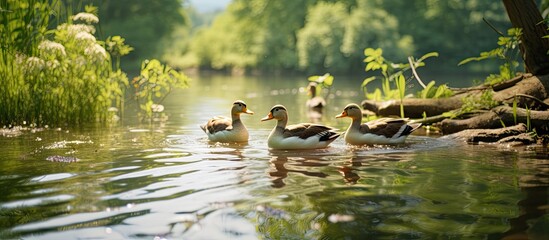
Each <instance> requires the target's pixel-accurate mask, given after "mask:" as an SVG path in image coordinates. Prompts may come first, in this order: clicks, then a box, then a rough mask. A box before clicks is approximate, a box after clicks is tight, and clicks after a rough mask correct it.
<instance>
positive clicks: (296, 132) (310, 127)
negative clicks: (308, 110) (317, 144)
mask: <svg viewBox="0 0 549 240" xmlns="http://www.w3.org/2000/svg"><path fill="white" fill-rule="evenodd" d="M335 130H336V129H334V128H332V127H328V126H324V125H320V124H313V123H301V124H295V125H290V126H288V127H287V128H286V129H284V132H283V134H282V135H283V136H284V138H288V137H299V138H301V139H307V138H310V137H312V136H320V140H321V141H327V140H330V139H334V138H337V137H339V133H337V132H336V131H335Z"/></svg>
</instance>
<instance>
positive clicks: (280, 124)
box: [273, 118, 288, 134]
mask: <svg viewBox="0 0 549 240" xmlns="http://www.w3.org/2000/svg"><path fill="white" fill-rule="evenodd" d="M286 124H288V118H284V119H279V120H278V121H277V122H276V126H275V128H274V129H273V132H279V133H280V134H282V132H284V129H286Z"/></svg>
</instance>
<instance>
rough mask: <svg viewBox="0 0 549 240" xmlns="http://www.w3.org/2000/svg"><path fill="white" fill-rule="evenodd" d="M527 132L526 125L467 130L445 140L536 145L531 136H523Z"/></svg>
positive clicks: (448, 136) (451, 135)
mask: <svg viewBox="0 0 549 240" xmlns="http://www.w3.org/2000/svg"><path fill="white" fill-rule="evenodd" d="M527 132H528V128H527V127H526V124H523V123H519V124H517V125H514V126H511V127H505V128H499V129H467V130H463V131H461V132H458V133H454V134H450V135H446V136H444V137H443V138H453V139H463V140H464V141H466V142H468V143H481V142H486V143H494V142H501V143H509V142H515V141H520V142H525V143H535V140H534V139H533V138H532V137H531V136H530V135H528V134H527V136H526V135H522V134H525V133H527ZM518 136H522V137H518Z"/></svg>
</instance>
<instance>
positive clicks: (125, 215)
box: [0, 76, 549, 239]
mask: <svg viewBox="0 0 549 240" xmlns="http://www.w3.org/2000/svg"><path fill="white" fill-rule="evenodd" d="M361 82H362V79H360V78H346V79H338V78H337V77H336V79H335V82H334V86H333V88H332V89H331V91H330V92H329V94H330V96H331V97H329V98H328V107H327V108H326V109H325V110H324V114H323V115H322V117H321V118H320V119H319V121H320V122H321V123H324V124H326V125H330V126H334V127H337V128H339V129H341V130H344V129H346V127H347V126H348V124H349V123H350V119H335V118H334V116H335V115H336V114H339V113H340V112H341V110H342V108H343V107H344V106H345V105H346V104H347V103H350V102H357V103H359V102H360V101H361V100H362V99H363V94H362V92H360V90H359V88H358V87H359V86H360V83H361ZM306 85H307V80H306V78H296V77H276V76H273V77H268V78H263V77H247V78H243V77H226V76H225V77H223V76H202V77H194V78H193V82H192V83H191V87H190V88H189V89H185V90H178V91H177V92H174V93H173V94H172V95H170V96H169V97H168V98H167V100H166V102H165V103H164V106H165V112H164V116H158V119H157V120H156V121H153V122H152V123H140V122H138V121H136V120H135V118H134V117H131V116H132V115H133V114H132V111H131V109H129V110H128V113H127V114H126V116H124V118H123V119H122V121H120V122H118V123H116V124H111V125H109V126H106V127H105V126H102V127H100V126H89V127H88V126H84V127H80V128H70V127H65V128H57V127H50V128H43V129H23V130H22V131H20V132H17V131H15V132H11V133H9V134H4V136H0V152H1V153H2V155H0V189H1V194H0V239H14V238H15V239H19V238H23V239H433V238H437V239H502V238H505V237H510V238H513V239H526V238H529V239H549V215H548V214H547V212H548V211H549V203H548V202H549V190H548V189H549V153H548V150H547V148H542V147H539V148H527V147H518V148H512V147H498V146H492V145H486V144H481V145H467V144H465V143H463V142H460V141H456V140H451V139H448V138H445V137H440V136H438V135H436V134H434V135H433V134H427V133H426V132H421V133H418V134H415V135H412V136H410V137H409V138H408V140H407V143H406V144H405V145H402V146H395V147H387V146H373V147H366V146H365V147H351V146H348V145H346V144H345V143H344V140H343V139H342V138H340V139H337V140H336V141H335V142H333V144H331V146H330V147H329V148H326V149H320V150H307V151H274V150H269V149H268V147H267V141H266V139H267V136H268V134H269V132H270V131H271V129H272V128H273V127H274V125H275V122H274V121H268V122H260V121H259V119H261V118H262V117H264V116H265V115H267V113H268V112H269V110H270V108H271V107H272V106H273V105H275V104H284V105H285V106H286V107H287V108H288V110H289V114H290V120H289V122H290V123H297V122H308V121H312V119H311V118H310V116H309V115H308V114H307V111H306V108H305V101H306V99H307V95H306V94H305V91H304V87H305V86H306ZM237 99H242V100H244V101H245V102H246V103H247V104H248V108H249V109H250V110H252V111H254V112H255V114H254V115H243V116H242V120H243V122H244V124H246V125H247V127H248V129H249V131H250V141H249V142H248V143H246V144H216V143H210V142H208V140H207V137H206V135H205V134H204V133H203V132H202V130H201V129H200V128H199V125H201V124H204V123H205V122H206V121H207V120H208V119H209V118H210V117H212V116H215V115H226V116H227V115H229V111H230V108H231V105H232V102H233V101H234V100H237Z"/></svg>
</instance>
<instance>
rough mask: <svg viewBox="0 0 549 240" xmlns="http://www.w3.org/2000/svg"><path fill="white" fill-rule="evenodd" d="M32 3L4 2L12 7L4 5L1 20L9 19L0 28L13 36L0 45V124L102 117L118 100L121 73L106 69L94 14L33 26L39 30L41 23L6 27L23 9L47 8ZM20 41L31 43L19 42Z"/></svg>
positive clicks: (25, 11)
mask: <svg viewBox="0 0 549 240" xmlns="http://www.w3.org/2000/svg"><path fill="white" fill-rule="evenodd" d="M10 3H11V2H10ZM19 6H21V5H19ZM33 6H35V8H32V9H28V8H20V7H17V4H15V5H9V6H8V7H14V8H8V9H7V11H6V15H7V17H6V19H11V20H10V21H9V22H7V21H4V22H3V23H4V25H3V31H6V32H5V33H6V35H7V36H13V38H11V40H8V41H11V42H10V43H9V44H7V45H3V49H2V51H5V52H3V54H2V65H1V66H0V75H1V76H2V81H3V82H2V84H1V86H2V87H1V89H0V95H2V96H3V97H2V98H1V100H0V102H1V105H2V106H6V107H5V108H3V110H2V112H1V114H0V115H1V116H2V119H1V122H2V124H22V123H25V122H29V123H31V124H39V125H41V124H63V123H65V124H78V123H84V122H93V121H97V120H99V121H106V120H107V117H108V114H107V109H108V108H109V107H111V106H114V107H120V105H121V100H120V99H122V97H121V96H122V95H123V90H122V88H123V87H124V86H125V85H127V77H126V75H125V74H124V73H122V72H113V71H112V69H111V66H110V61H111V60H110V56H109V55H108V54H107V52H106V51H105V49H104V48H103V44H104V43H103V42H101V41H98V40H96V38H95V36H94V33H95V27H94V24H96V23H97V22H98V21H99V20H98V18H97V16H96V15H94V14H92V13H87V12H84V13H78V14H76V15H74V16H69V18H68V19H69V20H70V21H69V22H68V23H63V24H61V25H59V26H57V28H56V29H53V30H51V31H48V32H46V31H42V30H40V31H37V29H45V28H46V26H45V25H46V24H47V22H41V23H42V24H44V26H37V25H35V27H31V28H11V27H10V25H19V24H21V21H23V22H24V21H25V16H27V15H28V14H29V13H28V12H29V11H31V12H32V11H40V12H42V11H45V10H47V11H45V12H47V13H49V12H51V11H50V10H48V9H50V8H49V7H50V6H49V5H48V3H47V1H43V2H41V3H40V2H34V5H33ZM36 6H41V8H36ZM88 10H90V11H93V10H94V8H90V7H88ZM30 15H32V14H30ZM42 18H46V17H42ZM27 31H28V32H27ZM35 41H37V42H36V43H34V42H35ZM26 43H32V44H30V45H29V46H22V45H24V44H26ZM8 53H9V54H8Z"/></svg>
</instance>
